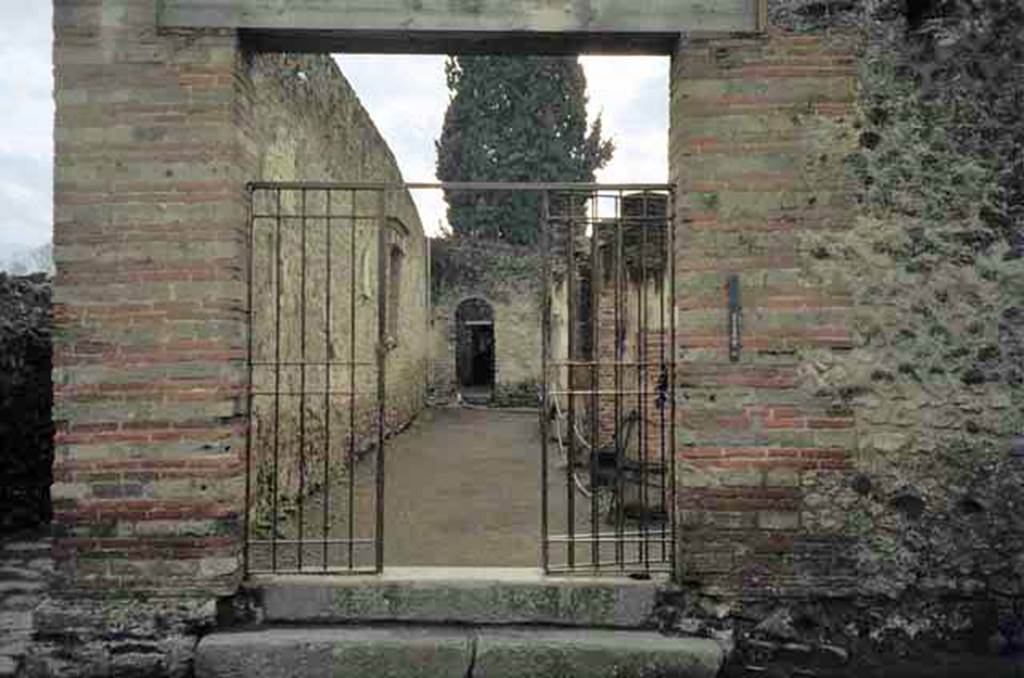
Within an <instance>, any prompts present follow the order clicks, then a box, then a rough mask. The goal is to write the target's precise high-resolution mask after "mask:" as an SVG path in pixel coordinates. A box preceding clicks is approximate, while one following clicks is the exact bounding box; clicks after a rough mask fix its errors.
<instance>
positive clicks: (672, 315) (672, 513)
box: [666, 189, 679, 578]
mask: <svg viewBox="0 0 1024 678" xmlns="http://www.w3.org/2000/svg"><path fill="white" fill-rule="evenodd" d="M666 212H667V220H668V259H669V261H668V265H669V275H668V283H669V295H668V314H669V343H668V346H669V370H668V398H669V400H668V402H669V417H668V425H669V434H668V445H669V450H668V463H669V471H668V474H669V486H668V488H669V497H670V500H669V503H670V506H668V507H666V513H668V516H666V517H667V518H668V524H669V540H670V546H669V551H670V553H669V559H670V569H671V571H672V576H673V578H678V576H679V570H678V569H677V565H678V557H679V554H678V552H677V550H676V539H677V536H678V530H677V524H676V523H677V516H678V510H677V509H678V506H677V502H678V497H677V496H676V369H677V367H676V360H677V357H678V356H677V354H676V223H677V222H676V201H675V191H674V189H669V193H668V209H667V210H666Z"/></svg>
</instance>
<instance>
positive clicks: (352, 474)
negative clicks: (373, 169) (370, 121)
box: [348, 190, 359, 570]
mask: <svg viewBox="0 0 1024 678" xmlns="http://www.w3.org/2000/svg"><path fill="white" fill-rule="evenodd" d="M356 196H357V193H356V192H355V191H354V190H352V191H349V208H350V209H349V226H350V228H351V230H350V231H349V266H348V270H349V286H348V289H349V306H348V314H349V318H348V359H349V366H348V569H350V570H351V569H353V568H354V567H355V552H354V541H353V540H354V539H355V538H356V506H355V503H356V279H357V278H356V243H357V238H356V235H357V231H358V230H359V229H358V225H359V222H358V221H357V220H356Z"/></svg>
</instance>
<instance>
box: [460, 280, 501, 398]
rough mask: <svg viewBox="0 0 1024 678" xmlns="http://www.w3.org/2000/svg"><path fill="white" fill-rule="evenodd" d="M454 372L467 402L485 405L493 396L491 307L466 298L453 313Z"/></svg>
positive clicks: (493, 367)
mask: <svg viewBox="0 0 1024 678" xmlns="http://www.w3.org/2000/svg"><path fill="white" fill-rule="evenodd" d="M455 326H456V334H457V336H456V350H455V363H456V365H455V372H456V374H457V375H458V379H459V395H460V396H461V397H462V399H463V400H464V401H466V402H470V403H473V404H487V403H489V402H490V401H491V399H492V398H493V396H494V377H495V374H496V372H497V370H496V365H495V345H494V308H493V307H492V306H491V305H490V304H489V303H487V302H486V301H484V300H483V299H467V300H465V301H463V302H462V303H461V304H459V306H458V308H457V309H456V310H455Z"/></svg>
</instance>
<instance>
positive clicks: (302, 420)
mask: <svg viewBox="0 0 1024 678" xmlns="http://www.w3.org/2000/svg"><path fill="white" fill-rule="evenodd" d="M301 196H302V199H301V203H300V208H301V210H302V218H301V219H300V224H299V227H300V229H301V230H300V234H299V241H300V244H301V246H302V253H301V254H300V255H299V281H300V282H299V497H298V504H299V531H298V543H297V544H296V549H297V554H296V555H297V556H298V557H297V562H298V569H299V571H300V572H301V571H302V551H303V546H304V543H303V541H304V539H305V529H306V521H305V518H306V515H305V509H306V189H305V188H303V189H302V193H301Z"/></svg>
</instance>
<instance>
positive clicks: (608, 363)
mask: <svg viewBox="0 0 1024 678" xmlns="http://www.w3.org/2000/svg"><path fill="white" fill-rule="evenodd" d="M548 365H555V366H561V367H591V366H596V367H661V366H662V365H664V366H665V367H675V363H669V362H664V363H663V362H653V363H652V362H642V361H639V360H555V361H551V362H549V363H548ZM620 393H621V391H620Z"/></svg>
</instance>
